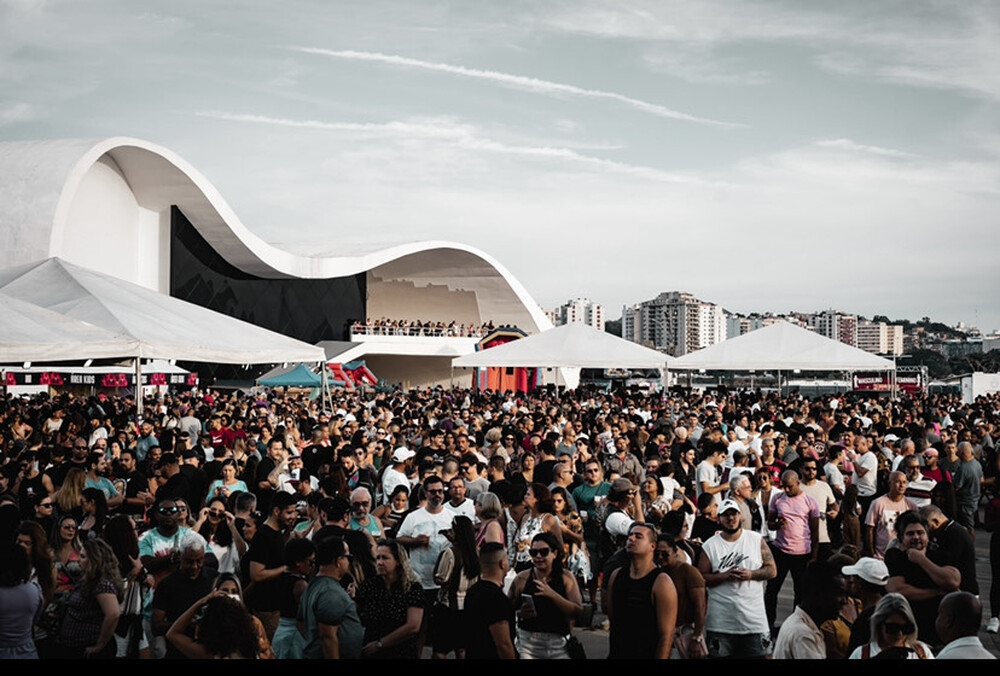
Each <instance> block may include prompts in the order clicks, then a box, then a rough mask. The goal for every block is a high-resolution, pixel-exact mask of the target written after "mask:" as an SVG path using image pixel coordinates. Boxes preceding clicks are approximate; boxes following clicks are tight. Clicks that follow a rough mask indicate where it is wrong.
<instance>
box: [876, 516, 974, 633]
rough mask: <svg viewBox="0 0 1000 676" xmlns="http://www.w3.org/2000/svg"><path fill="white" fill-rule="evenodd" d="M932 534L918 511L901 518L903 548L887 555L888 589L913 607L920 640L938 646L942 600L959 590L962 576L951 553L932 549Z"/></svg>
mask: <svg viewBox="0 0 1000 676" xmlns="http://www.w3.org/2000/svg"><path fill="white" fill-rule="evenodd" d="M929 532H930V528H929V527H928V525H927V521H926V520H925V519H924V518H923V517H922V516H920V515H919V514H918V513H917V512H915V511H910V512H903V513H902V514H900V515H899V518H898V519H897V520H896V533H897V534H898V537H899V548H898V549H895V548H894V549H889V550H887V551H886V553H885V565H886V567H887V568H888V569H889V581H888V583H887V584H886V590H887V591H889V592H890V593H893V592H894V593H898V594H902V595H903V596H905V597H906V600H907V601H909V602H910V607H911V608H913V616H914V617H915V618H916V620H917V626H918V627H919V632H918V635H919V636H920V639H921V640H922V641H924V642H925V643H928V644H929V645H931V646H932V647H934V646H936V645H937V644H938V643H939V642H940V639H939V638H938V635H937V633H936V631H935V627H934V621H935V619H936V618H937V614H938V606H939V605H940V603H941V597H942V596H944V595H945V594H947V593H949V592H953V591H957V590H958V588H959V585H960V584H961V582H962V574H961V573H960V572H959V570H958V568H956V567H955V566H954V565H953V560H952V558H951V556H950V553H948V552H942V551H941V550H940V549H933V550H932V549H930V548H929V544H930V538H929Z"/></svg>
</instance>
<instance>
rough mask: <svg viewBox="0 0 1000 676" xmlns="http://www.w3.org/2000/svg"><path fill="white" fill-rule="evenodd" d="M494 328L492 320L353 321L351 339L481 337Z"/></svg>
mask: <svg viewBox="0 0 1000 676" xmlns="http://www.w3.org/2000/svg"><path fill="white" fill-rule="evenodd" d="M494 330H495V327H494V326H493V322H487V323H486V324H455V323H454V322H452V323H451V324H445V323H443V322H406V321H391V320H389V321H379V322H366V323H361V322H355V323H354V324H352V325H351V330H350V333H351V340H354V338H355V337H361V336H365V337H367V336H410V337H415V338H483V337H485V336H487V335H489V334H490V333H492V332H493V331H494Z"/></svg>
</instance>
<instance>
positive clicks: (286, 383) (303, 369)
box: [257, 364, 323, 387]
mask: <svg viewBox="0 0 1000 676" xmlns="http://www.w3.org/2000/svg"><path fill="white" fill-rule="evenodd" d="M257 384H258V385H263V386H264V387H322V386H323V379H322V378H321V377H320V376H318V375H316V374H315V373H313V372H312V369H310V368H309V367H308V366H306V365H305V364H299V365H298V366H296V367H295V368H293V369H291V370H290V371H286V372H285V373H281V374H278V375H276V376H271V377H270V378H261V379H260V380H258V381H257Z"/></svg>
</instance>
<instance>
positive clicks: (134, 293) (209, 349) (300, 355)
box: [0, 258, 325, 402]
mask: <svg viewBox="0 0 1000 676" xmlns="http://www.w3.org/2000/svg"><path fill="white" fill-rule="evenodd" d="M0 294H3V295H5V296H6V297H9V298H13V299H15V300H16V301H20V302H21V303H27V304H31V305H34V306H37V307H38V308H42V309H44V310H47V311H49V312H51V313H54V314H56V315H61V316H62V317H64V318H65V319H66V321H65V322H62V321H61V320H55V319H54V318H53V317H52V316H51V315H46V314H45V313H35V315H33V317H29V316H28V314H27V313H22V315H21V318H20V319H18V320H17V321H18V322H20V327H21V328H20V329H18V328H17V327H5V329H4V330H5V331H10V333H11V335H17V331H21V333H22V335H27V333H28V332H30V325H29V323H28V322H29V321H31V322H34V323H35V324H38V323H39V322H40V321H41V320H43V319H46V318H47V319H51V320H53V321H52V324H51V325H50V329H51V331H52V332H56V333H58V332H59V331H60V329H61V328H63V327H70V326H73V327H74V329H75V330H76V331H77V332H78V335H80V336H81V337H84V338H85V335H84V334H86V333H87V331H88V330H85V328H84V326H82V325H90V326H91V327H93V328H96V329H100V330H102V331H104V332H106V333H107V334H108V335H110V336H111V337H112V339H113V344H114V345H115V346H113V347H109V346H107V345H104V346H103V348H102V351H101V352H100V353H99V354H95V352H97V348H98V347H101V345H103V343H101V342H100V341H98V338H99V337H100V336H98V334H97V332H94V336H93V338H94V341H97V342H90V344H88V341H87V340H83V341H82V342H78V343H75V342H72V341H74V334H73V333H72V332H68V333H67V334H66V340H65V341H64V342H63V343H54V342H53V341H52V340H51V333H50V334H48V335H49V338H46V339H40V340H39V341H38V342H36V343H35V344H34V345H32V344H30V343H24V342H23V341H21V342H20V343H11V345H10V346H7V344H6V343H4V344H2V345H0V355H3V360H5V361H29V360H30V361H56V360H65V359H73V358H76V359H89V358H96V357H99V356H101V357H111V356H114V357H132V358H134V359H135V360H136V364H137V365H138V363H139V360H140V359H143V358H145V359H184V360H189V361H196V362H206V363H221V364H268V363H278V362H286V361H308V362H322V361H324V359H325V355H324V354H323V350H322V349H321V348H319V347H316V346H313V345H309V344H308V343H304V342H302V341H299V340H295V339H294V338H289V337H288V336H283V335H281V334H280V333H275V332H274V331H268V330H267V329H263V328H261V327H259V326H255V325H253V324H249V323H247V322H243V321H240V320H238V319H233V318H232V317H227V316H226V315H223V314H220V313H218V312H213V311H212V310H209V309H206V308H203V307H200V306H198V305H194V304H193V303H187V302H185V301H182V300H180V299H178V298H173V297H171V296H168V295H166V294H162V293H157V292H156V291H153V290H150V289H147V288H145V287H141V286H138V285H136V284H132V283H130V282H125V281H123V280H121V279H117V278H114V277H111V276H109V275H105V274H102V273H100V272H95V271H93V270H87V269H85V268H81V267H79V266H76V265H73V264H71V263H67V262H66V261H64V260H61V259H59V258H49V259H47V260H44V261H39V262H35V263H30V264H27V265H21V266H17V267H14V268H8V269H6V270H2V271H0ZM18 307H20V308H21V309H22V310H23V309H25V308H24V305H21V304H18ZM71 320H75V322H77V324H72V321H71ZM5 323H8V322H5ZM15 347H17V350H15ZM105 348H106V349H105ZM8 349H9V352H8V351H6V350H8ZM137 399H139V401H140V402H141V398H137Z"/></svg>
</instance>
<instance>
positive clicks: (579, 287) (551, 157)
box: [0, 0, 1000, 332]
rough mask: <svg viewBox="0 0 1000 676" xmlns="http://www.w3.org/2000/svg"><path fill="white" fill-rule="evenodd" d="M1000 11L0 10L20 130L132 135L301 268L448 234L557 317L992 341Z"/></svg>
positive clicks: (973, 3)
mask: <svg viewBox="0 0 1000 676" xmlns="http://www.w3.org/2000/svg"><path fill="white" fill-rule="evenodd" d="M998 104H1000V3H998V2H996V1H995V0H962V1H961V2H959V1H952V2H936V1H927V0H906V1H893V0H887V1H884V2H870V1H863V2H857V1H854V0H843V1H841V2H837V3H828V2H807V1H802V0H799V1H789V2H780V1H767V2H756V1H753V2H751V1H746V2H737V1H735V0H727V1H725V2H723V1H717V0H704V1H702V0H687V1H679V2H674V1H673V0H650V1H630V0H609V1H607V2H600V1H595V0H567V1H565V2H559V1H550V2H545V1H530V2H529V1H524V2H521V1H519V0H508V1H505V2H502V3H487V2H475V1H473V2H469V0H464V1H462V0H458V1H455V2H446V1H441V0H420V1H419V2H412V1H409V2H402V1H394V0H366V1H365V2H357V3H354V2H340V1H337V0H316V1H306V0H284V1H283V2H280V3H277V2H264V1H253V0H231V1H229V2H225V3H222V2H214V3H213V2H205V1H204V0H200V1H198V2H192V1H190V0H173V1H172V2H169V3H163V2H159V3H150V2H140V1H136V0H49V1H46V0H0V140H5V141H12V140H29V139H49V138H103V137H108V136H119V135H121V136H133V137H138V138H142V139H146V140H148V141H152V142H154V143H158V144H161V145H163V146H166V147H167V148H170V149H171V150H173V151H175V152H177V153H178V154H180V155H181V156H182V157H183V158H185V159H186V160H187V161H189V162H190V163H191V164H193V165H194V166H195V167H196V168H198V169H199V170H200V171H201V172H202V173H203V174H204V175H205V176H206V177H207V178H208V179H209V180H210V181H211V182H212V183H213V184H214V185H215V186H216V187H217V188H218V189H219V191H220V193H221V194H222V196H223V197H224V198H225V199H226V201H227V202H228V203H229V204H230V206H232V208H233V209H234V210H235V212H236V213H237V215H238V216H239V217H240V219H241V221H242V222H243V223H244V225H246V226H247V227H248V228H249V229H250V230H252V231H253V232H255V233H256V234H258V235H259V236H261V237H262V238H264V239H265V240H267V241H270V242H272V243H275V244H277V245H279V246H286V247H288V248H290V249H294V250H296V251H300V252H301V251H310V250H311V251H315V252H320V251H322V252H329V251H336V249H337V246H338V243H340V242H352V243H398V242H404V241H414V240H427V239H432V240H448V241H457V242H463V243H466V244H469V245H472V246H474V247H477V248H479V249H481V250H483V251H485V252H487V253H489V254H490V255H492V256H493V257H494V258H496V259H497V260H499V261H500V262H501V263H502V264H503V265H504V266H505V267H506V268H507V269H508V270H510V271H511V272H512V273H513V274H514V275H515V276H516V277H517V278H518V279H520V280H521V282H522V283H523V284H524V285H525V287H526V288H527V289H528V291H529V292H530V293H531V294H532V296H533V297H534V298H535V299H536V300H537V301H538V302H539V304H540V305H541V306H542V307H544V308H551V307H555V306H557V305H560V304H562V303H565V302H566V301H567V300H569V299H571V298H576V297H588V298H591V299H592V300H594V301H596V302H599V303H601V304H603V305H604V306H605V307H606V316H607V317H609V318H615V317H618V316H620V314H621V307H622V306H623V305H624V304H632V303H638V302H640V301H643V300H647V299H650V298H653V297H655V296H656V295H657V294H658V293H660V292H662V291H670V290H683V291H688V292H691V293H693V294H694V295H695V296H697V297H699V298H701V299H703V300H706V301H710V302H714V303H718V304H721V305H723V306H724V307H725V308H726V309H728V310H730V311H734V312H742V313H750V312H769V311H770V312H776V313H782V312H789V311H801V312H809V311H819V310H823V309H828V308H834V309H839V310H842V311H844V312H848V313H856V314H860V315H864V316H867V317H871V316H872V315H875V314H881V315H887V316H889V317H890V318H893V319H895V318H907V319H911V320H917V319H920V318H921V317H923V316H929V317H931V318H932V319H934V320H936V321H943V322H945V323H948V324H952V325H954V324H956V323H958V322H964V323H966V324H971V325H975V326H978V327H979V328H981V329H982V330H984V331H987V332H989V331H993V330H996V329H1000V301H998V295H997V293H996V291H997V289H998V287H1000V255H998V254H1000V243H998V242H1000V239H998V237H997V235H996V234H995V231H997V230H998V226H1000V164H998V159H1000V105H998Z"/></svg>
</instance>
